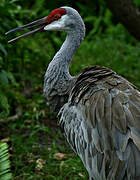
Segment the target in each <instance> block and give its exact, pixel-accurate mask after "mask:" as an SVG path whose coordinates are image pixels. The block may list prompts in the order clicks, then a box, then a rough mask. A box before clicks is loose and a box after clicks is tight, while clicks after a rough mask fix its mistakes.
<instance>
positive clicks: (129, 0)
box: [105, 0, 140, 40]
mask: <svg viewBox="0 0 140 180" xmlns="http://www.w3.org/2000/svg"><path fill="white" fill-rule="evenodd" d="M105 1H106V3H107V6H108V7H109V9H110V10H111V11H112V13H113V15H114V16H115V18H117V20H118V21H119V22H121V23H122V24H123V25H124V26H125V28H126V29H127V30H128V31H129V32H130V33H131V34H132V35H133V36H134V37H135V38H136V39H137V40H140V9H139V8H138V7H136V5H135V4H134V2H133V0H105Z"/></svg>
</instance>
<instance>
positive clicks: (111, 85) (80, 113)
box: [7, 7, 140, 180]
mask: <svg viewBox="0 0 140 180" xmlns="http://www.w3.org/2000/svg"><path fill="white" fill-rule="evenodd" d="M35 25H39V26H40V25H41V27H40V28H38V29H36V30H33V31H31V32H29V33H26V34H24V35H22V36H20V37H17V38H14V39H13V40H10V41H9V42H12V41H14V40H17V39H20V38H22V37H25V36H28V35H30V34H32V33H36V32H39V31H44V30H45V31H54V30H57V31H64V32H66V33H67V37H66V40H65V41H64V43H63V45H62V46H61V48H60V50H59V51H58V52H57V53H56V55H55V56H54V58H53V60H52V61H51V62H50V64H49V66H48V68H47V71H46V74H45V80H44V96H45V98H46V100H47V103H48V105H50V106H51V108H52V110H53V111H57V112H59V113H58V116H59V118H60V120H59V125H60V127H61V129H62V131H63V132H64V135H65V137H66V139H67V141H68V142H69V144H70V145H71V147H72V149H73V150H74V151H75V152H76V153H77V154H78V155H79V157H80V158H81V159H82V162H83V164H84V166H85V168H86V169H87V171H88V173H89V177H90V179H91V180H138V179H140V92H139V91H138V90H137V89H136V87H135V86H134V85H133V84H131V83H130V82H129V81H127V80H126V79H125V78H123V77H121V76H119V75H118V74H117V73H115V72H113V71H112V70H110V69H108V68H105V67H102V66H91V67H87V68H85V69H84V70H83V71H81V73H80V74H79V75H77V76H74V77H73V76H71V75H70V73H69V64H70V62H71V60H72V56H73V55H74V53H75V51H76V50H77V48H78V47H79V46H80V44H81V42H82V40H83V39H84V36H85V25H84V22H83V20H82V18H81V16H80V15H79V13H78V12H77V11H76V10H75V9H73V8H70V7H61V8H59V9H56V10H54V11H52V12H51V13H50V14H49V15H48V16H47V17H45V18H42V19H40V20H37V21H35V22H33V23H29V24H27V25H25V26H22V27H19V28H16V29H13V30H11V31H9V32H7V34H8V33H10V32H13V31H17V30H21V29H24V28H30V27H33V26H35Z"/></svg>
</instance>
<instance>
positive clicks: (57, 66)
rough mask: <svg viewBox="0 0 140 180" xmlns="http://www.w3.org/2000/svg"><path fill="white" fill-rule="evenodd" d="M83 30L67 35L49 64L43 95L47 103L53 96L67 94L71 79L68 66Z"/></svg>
mask: <svg viewBox="0 0 140 180" xmlns="http://www.w3.org/2000/svg"><path fill="white" fill-rule="evenodd" d="M84 30H85V29H83V30H81V29H77V30H75V31H73V32H69V33H68V34H67V37H66V40H65V41H64V43H63V45H62V46H61V48H60V50H59V51H58V52H57V53H56V55H55V56H54V58H53V60H52V61H51V62H50V64H49V66H48V68H47V71H46V74H45V81H44V95H45V97H46V98H47V100H48V101H49V99H51V98H52V97H53V96H56V95H61V96H62V95H64V94H66V93H67V91H68V89H69V85H70V81H71V79H72V77H71V75H70V73H69V64H70V61H71V59H72V56H73V55H74V53H75V51H76V49H77V48H78V47H79V46H80V44H81V42H82V40H83V38H84V34H85V31H84Z"/></svg>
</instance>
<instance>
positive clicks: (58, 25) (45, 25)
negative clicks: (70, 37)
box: [5, 7, 83, 43]
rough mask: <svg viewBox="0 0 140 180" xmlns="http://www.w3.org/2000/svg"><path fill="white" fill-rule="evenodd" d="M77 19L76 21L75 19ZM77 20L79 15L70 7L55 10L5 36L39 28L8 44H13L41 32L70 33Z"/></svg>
mask: <svg viewBox="0 0 140 180" xmlns="http://www.w3.org/2000/svg"><path fill="white" fill-rule="evenodd" d="M76 17H78V19H77V18H76ZM76 19H77V20H79V19H80V20H81V21H82V18H81V16H80V15H79V13H78V12H77V11H76V10H75V9H73V8H70V7H61V8H59V9H55V10H53V11H52V12H51V13H50V14H49V15H48V16H46V17H43V18H41V19H39V20H36V21H33V22H31V23H29V24H26V25H23V26H21V27H18V28H14V29H12V30H10V31H8V32H6V33H5V34H6V35H7V34H9V33H11V32H15V31H19V30H23V29H25V28H28V29H29V28H33V27H35V26H39V27H38V28H37V29H34V30H32V31H29V32H27V33H25V34H23V35H21V36H18V37H16V38H13V39H11V40H9V41H8V42H9V43H10V42H13V41H16V40H18V39H21V38H23V37H26V36H29V35H31V34H35V33H37V32H41V31H45V30H47V31H54V30H56V31H65V32H70V31H71V30H72V29H73V28H74V27H76V25H77V24H79V22H78V21H76ZM82 22H83V21H82Z"/></svg>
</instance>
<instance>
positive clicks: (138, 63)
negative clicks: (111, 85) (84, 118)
mask: <svg viewBox="0 0 140 180" xmlns="http://www.w3.org/2000/svg"><path fill="white" fill-rule="evenodd" d="M135 3H136V5H137V6H140V3H139V0H135ZM61 6H72V7H74V8H76V9H77V10H78V11H79V13H80V14H81V16H82V17H83V19H84V22H85V24H86V38H85V40H84V42H83V43H82V45H81V46H80V48H79V49H78V51H77V52H76V54H75V56H74V58H73V60H72V63H71V67H70V71H71V74H73V75H76V74H77V73H79V72H80V70H81V69H82V68H84V67H86V66H89V65H95V64H98V65H103V66H106V67H109V68H111V69H113V70H114V71H116V72H117V73H119V74H120V75H122V76H124V77H125V78H127V79H128V80H129V81H131V82H132V83H134V84H135V85H136V86H137V87H138V88H140V83H139V81H140V73H139V69H140V43H139V42H137V41H136V40H135V39H134V38H133V37H132V36H131V35H130V34H129V33H128V32H127V30H126V29H124V27H123V26H122V25H121V24H118V22H117V21H116V19H114V18H113V17H112V14H111V12H110V11H109V10H108V9H107V7H106V4H105V2H104V0H95V1H92V0H79V1H78V2H76V1H74V0H71V1H70V0H67V1H66V0H61V1H56V0H54V1H45V0H36V1H33V0H31V1H27V0H24V1H23V0H0V23H1V26H0V32H1V35H0V123H1V133H0V136H1V139H2V138H5V137H10V140H9V141H10V143H11V144H12V145H11V146H12V153H13V156H12V165H13V167H12V168H13V174H14V177H15V179H17V180H18V179H28V180H29V179H32V180H36V179H38V180H40V179H49V180H51V179H58V180H61V179H63V180H64V179H71V180H78V179H86V178H87V172H86V171H85V169H84V168H83V165H82V163H81V161H80V160H79V158H78V157H76V156H75V155H74V154H73V153H72V152H71V151H70V150H69V147H67V145H66V143H65V142H64V138H63V137H61V133H60V132H59V130H58V129H59V128H58V127H57V126H56V118H55V117H54V116H53V115H52V114H51V113H50V111H49V109H48V108H47V107H46V105H45V99H44V98H43V96H42V87H43V77H44V74H45V70H46V68H47V65H48V63H49V62H50V60H51V59H52V58H53V56H54V54H55V52H56V51H57V50H58V49H59V48H60V46H61V44H62V42H63V40H64V39H65V34H64V33H60V32H43V33H38V34H36V35H33V36H31V37H27V38H25V39H21V40H19V41H17V42H14V43H11V44H7V40H9V39H10V38H13V37H14V36H17V35H19V34H21V32H17V33H15V34H11V35H8V36H5V32H7V31H8V30H10V29H12V28H15V27H17V26H21V25H23V24H26V23H29V22H31V21H33V20H36V19H38V18H41V17H44V16H46V15H48V13H49V12H50V11H51V10H53V9H55V8H58V7H61ZM24 32H25V31H24ZM52 121H53V123H52ZM7 124H8V126H7ZM52 131H53V132H54V131H56V132H54V133H53V135H52ZM56 152H61V153H63V154H67V155H66V158H64V159H63V158H62V160H61V161H59V160H57V159H55V158H54V154H55V153H56ZM38 159H42V160H43V161H42V160H40V161H39V160H38ZM39 163H40V164H42V166H41V165H40V166H41V167H43V168H40V169H38V168H37V167H38V166H39V165H38V164H39Z"/></svg>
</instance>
